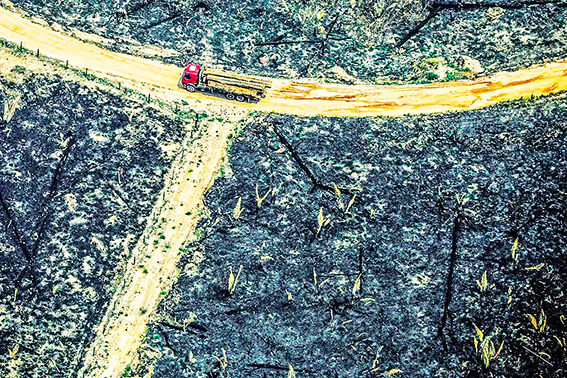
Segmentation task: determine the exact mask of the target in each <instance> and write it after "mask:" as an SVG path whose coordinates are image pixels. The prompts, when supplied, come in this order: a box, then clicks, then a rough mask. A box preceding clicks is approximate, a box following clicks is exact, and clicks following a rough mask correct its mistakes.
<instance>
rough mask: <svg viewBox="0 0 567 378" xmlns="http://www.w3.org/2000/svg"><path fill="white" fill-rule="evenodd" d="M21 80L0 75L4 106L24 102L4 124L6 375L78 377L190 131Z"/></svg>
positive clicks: (37, 78)
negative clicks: (178, 146) (172, 152)
mask: <svg viewBox="0 0 567 378" xmlns="http://www.w3.org/2000/svg"><path fill="white" fill-rule="evenodd" d="M20 68H22V70H23V71H24V72H25V69H23V67H20ZM25 75H27V76H28V77H27V79H26V80H25V82H24V83H23V84H13V83H10V82H7V81H6V80H5V78H2V77H0V85H1V86H2V87H3V90H2V91H0V103H4V102H5V101H6V100H7V96H12V95H14V94H16V93H20V94H21V96H22V97H21V100H20V105H19V108H18V110H16V112H15V115H14V117H13V119H12V120H11V121H10V122H9V123H6V122H1V123H0V195H1V198H2V201H3V205H5V206H2V205H0V354H1V355H2V356H3V357H2V363H0V376H2V377H26V378H28V377H30V378H31V377H41V378H45V377H70V376H73V374H72V373H76V371H77V370H78V367H79V366H80V364H81V362H82V356H83V355H84V353H85V350H86V348H88V346H89V344H90V341H91V340H92V338H93V336H94V329H95V328H96V327H97V326H98V324H99V322H100V320H101V317H102V315H103V314H104V312H105V310H106V307H107V305H108V302H109V300H110V298H111V296H112V294H113V291H114V290H115V286H114V285H113V283H112V282H113V279H115V278H116V273H117V271H120V267H121V264H122V263H123V262H124V261H126V260H127V258H128V255H129V251H130V250H131V249H132V248H133V246H134V245H135V243H136V242H137V240H138V237H139V235H140V234H141V232H142V231H143V229H144V227H145V224H146V217H147V216H148V214H149V213H150V211H151V209H152V207H153V205H154V203H155V201H156V195H157V193H158V192H159V190H160V189H161V187H162V185H163V177H164V173H165V171H166V170H167V167H168V165H169V163H170V161H171V157H168V156H167V155H166V154H164V153H163V152H162V149H161V148H160V145H163V144H168V143H171V142H179V141H181V140H182V138H183V137H184V127H183V122H181V121H180V120H178V119H177V118H176V117H174V116H172V115H167V114H166V113H164V112H162V111H160V110H158V108H157V107H155V106H148V105H146V104H144V103H137V102H134V101H131V100H127V99H122V98H120V97H116V96H114V95H112V94H110V93H106V92H103V91H98V90H91V89H88V88H85V87H82V86H80V85H78V84H76V83H73V82H66V81H64V80H62V79H61V77H58V76H45V75H37V74H30V73H29V72H27V73H25ZM16 346H19V350H18V351H17V353H16V354H15V356H14V358H12V359H9V358H8V356H9V353H8V351H9V350H10V351H13V350H14V348H15V347H16Z"/></svg>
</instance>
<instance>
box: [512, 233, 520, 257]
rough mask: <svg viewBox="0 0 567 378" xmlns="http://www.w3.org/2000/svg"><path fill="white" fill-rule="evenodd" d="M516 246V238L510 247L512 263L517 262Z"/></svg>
mask: <svg viewBox="0 0 567 378" xmlns="http://www.w3.org/2000/svg"><path fill="white" fill-rule="evenodd" d="M518 244H519V240H518V238H516V240H514V244H513V245H512V260H514V262H518V257H519V256H518Z"/></svg>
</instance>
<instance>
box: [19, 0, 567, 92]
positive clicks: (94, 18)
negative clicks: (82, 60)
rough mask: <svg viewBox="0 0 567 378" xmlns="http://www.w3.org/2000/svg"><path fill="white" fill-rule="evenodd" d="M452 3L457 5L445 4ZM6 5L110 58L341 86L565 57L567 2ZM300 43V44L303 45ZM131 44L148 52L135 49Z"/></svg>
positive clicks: (280, 0)
mask: <svg viewBox="0 0 567 378" xmlns="http://www.w3.org/2000/svg"><path fill="white" fill-rule="evenodd" d="M444 3H445V4H453V5H454V4H457V3H456V2H450V1H449V2H444ZM13 4H14V5H15V6H17V7H20V8H22V9H24V10H25V11H27V12H29V13H30V14H32V15H34V16H38V17H41V18H43V19H45V20H47V21H48V22H51V23H57V24H60V25H63V27H64V28H65V29H67V30H71V31H72V30H80V31H83V32H88V33H93V34H96V35H99V36H102V37H105V38H108V40H101V41H98V42H97V43H102V44H104V45H107V46H109V47H111V48H113V49H116V50H122V51H129V52H134V53H138V54H141V55H148V56H152V55H156V54H157V55H159V56H158V58H159V59H163V60H165V61H167V62H171V63H175V64H179V65H184V64H186V63H187V62H188V61H189V60H194V61H198V62H201V63H204V64H207V65H210V66H217V67H219V68H225V69H232V70H236V71H240V72H243V73H251V74H252V73H253V74H260V75H268V76H279V77H319V78H325V79H328V80H334V81H339V82H344V83H357V82H361V81H362V82H371V83H378V84H381V83H390V82H424V81H438V80H454V79H459V78H467V77H471V76H475V75H477V74H489V73H493V72H498V71H501V70H513V69H518V68H521V67H527V66H530V65H533V64H538V63H543V62H547V61H550V60H554V59H562V58H565V57H566V56H567V49H566V47H565V46H566V44H565V40H566V30H567V29H566V27H565V26H566V23H567V7H566V6H565V3H553V2H551V3H549V4H536V5H531V6H523V7H522V6H519V7H514V6H510V7H506V4H508V3H507V2H502V4H504V5H503V6H504V8H499V7H487V6H486V5H483V4H488V3H487V2H482V1H481V2H478V3H475V4H478V5H479V6H472V7H463V8H459V7H455V8H444V9H442V10H440V11H439V13H438V14H437V15H436V17H434V18H433V19H432V20H431V21H430V22H429V23H428V24H427V25H426V26H425V27H424V28H423V29H422V30H421V31H420V32H419V33H417V34H416V35H415V36H414V37H412V38H411V39H410V40H409V41H408V42H407V43H405V44H404V45H403V46H402V47H400V48H397V47H396V45H397V44H398V42H400V41H401V40H402V38H403V37H404V36H406V35H407V34H408V32H409V31H410V30H411V29H413V28H415V27H416V26H417V25H418V24H419V23H420V22H421V21H422V20H424V19H426V18H427V16H428V14H429V11H428V9H430V8H427V4H428V3H427V2H426V3H422V2H419V1H407V2H395V1H360V0H349V1H347V0H341V1H338V2H337V1H309V0H301V1H300V0H269V1H264V2H261V3H258V2H257V1H251V0H245V1H216V0H204V1H196V0H194V1H168V0H159V1H156V0H130V1H118V2H116V1H108V0H106V1H100V2H97V3H96V4H92V2H90V1H86V0H79V1H72V2H60V1H58V2H48V3H45V2H43V1H38V0H14V1H13ZM300 41H302V42H300ZM132 43H138V44H140V43H141V44H145V45H147V44H152V45H155V46H158V47H159V48H162V49H165V50H160V51H159V53H158V52H156V50H155V49H148V48H147V46H146V47H143V46H138V47H133V46H132Z"/></svg>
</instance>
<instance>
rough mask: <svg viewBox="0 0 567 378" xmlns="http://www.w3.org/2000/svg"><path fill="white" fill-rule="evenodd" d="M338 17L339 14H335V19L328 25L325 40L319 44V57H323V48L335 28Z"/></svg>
mask: <svg viewBox="0 0 567 378" xmlns="http://www.w3.org/2000/svg"><path fill="white" fill-rule="evenodd" d="M339 16H340V13H337V15H336V16H335V18H334V19H333V21H332V22H331V25H329V30H328V31H327V33H326V34H325V39H324V40H323V41H322V42H321V49H320V50H319V51H320V52H319V54H320V55H321V56H323V55H325V46H326V45H327V41H328V40H329V37H330V36H331V33H332V32H333V28H334V27H335V25H336V24H337V21H338V20H339Z"/></svg>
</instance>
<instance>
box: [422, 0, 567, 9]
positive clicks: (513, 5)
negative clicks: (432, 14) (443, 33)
mask: <svg viewBox="0 0 567 378" xmlns="http://www.w3.org/2000/svg"><path fill="white" fill-rule="evenodd" d="M545 4H556V5H559V6H567V2H564V0H529V1H517V2H502V1H490V2H485V3H449V2H444V1H434V2H432V3H431V5H430V6H434V7H435V6H440V7H443V9H458V10H469V9H482V8H503V9H520V8H523V7H527V6H531V5H545Z"/></svg>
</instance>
